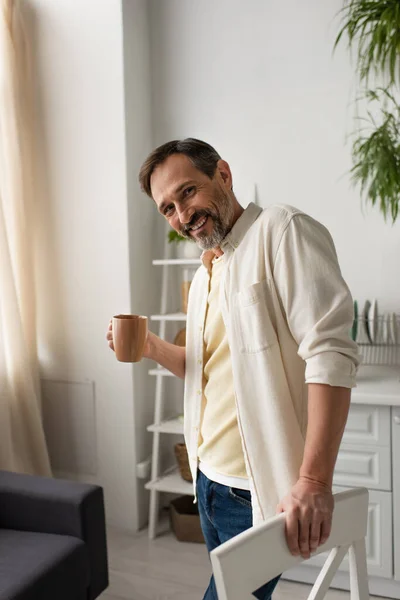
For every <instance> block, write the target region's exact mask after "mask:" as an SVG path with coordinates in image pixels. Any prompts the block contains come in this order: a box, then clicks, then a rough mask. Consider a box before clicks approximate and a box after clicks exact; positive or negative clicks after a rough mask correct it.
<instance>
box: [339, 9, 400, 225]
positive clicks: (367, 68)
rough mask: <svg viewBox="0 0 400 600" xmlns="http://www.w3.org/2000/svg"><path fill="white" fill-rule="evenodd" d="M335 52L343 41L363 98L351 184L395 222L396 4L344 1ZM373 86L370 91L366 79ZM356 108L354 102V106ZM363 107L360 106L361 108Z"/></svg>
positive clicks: (399, 43)
mask: <svg viewBox="0 0 400 600" xmlns="http://www.w3.org/2000/svg"><path fill="white" fill-rule="evenodd" d="M341 14H342V27H341V29H340V31H339V34H338V36H337V38H336V41H335V46H334V47H335V48H336V46H337V45H338V44H339V42H340V41H341V40H342V39H343V37H344V35H346V36H347V38H348V43H349V48H350V49H353V48H355V50H356V52H355V61H356V71H357V75H358V78H359V82H360V84H361V85H362V86H364V88H363V93H362V94H361V96H360V98H362V100H363V101H365V100H366V106H365V116H363V117H357V122H358V123H359V124H361V127H359V128H358V130H357V131H356V132H355V141H354V142H353V146H352V160H353V168H352V169H351V176H352V180H353V183H354V184H356V185H359V186H360V189H361V193H362V194H363V195H364V197H365V200H366V202H370V203H371V204H372V205H373V206H375V205H378V206H379V209H380V210H381V212H382V214H383V216H384V218H385V220H386V217H387V216H388V215H390V216H391V219H392V222H393V223H394V222H395V221H396V219H397V217H398V214H399V205H400V135H399V134H400V106H399V104H398V102H397V98H398V96H399V94H398V89H397V86H398V84H399V82H400V3H399V0H374V1H373V2H370V1H367V0H345V2H344V6H343V9H342V11H341ZM371 76H372V77H373V80H374V81H377V82H378V84H377V85H376V86H375V89H369V87H368V85H369V81H370V77H371ZM357 104H358V103H357ZM363 108H364V107H363Z"/></svg>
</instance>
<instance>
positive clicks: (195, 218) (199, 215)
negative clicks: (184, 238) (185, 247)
mask: <svg viewBox="0 0 400 600" xmlns="http://www.w3.org/2000/svg"><path fill="white" fill-rule="evenodd" d="M203 217H211V218H214V215H213V214H212V213H211V212H209V211H207V210H199V211H198V212H196V213H195V214H194V215H193V217H192V219H191V221H190V223H187V224H186V225H184V226H183V227H182V230H181V231H182V233H183V234H184V235H189V234H190V228H191V227H193V225H195V224H196V223H197V222H198V221H200V219H202V218H203Z"/></svg>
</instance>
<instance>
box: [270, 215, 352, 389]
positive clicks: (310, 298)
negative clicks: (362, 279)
mask: <svg viewBox="0 0 400 600" xmlns="http://www.w3.org/2000/svg"><path fill="white" fill-rule="evenodd" d="M274 282H275V287H276V289H277V292H278V295H279V297H280V301H281V303H282V307H283V310H284V313H285V315H286V319H287V323H288V327H289V329H290V331H291V333H292V336H293V338H294V339H295V340H296V342H297V344H298V346H299V349H298V354H299V356H300V357H301V358H302V359H303V360H304V361H305V362H306V371H305V377H306V383H325V384H328V385H332V386H341V387H347V388H352V387H355V385H356V383H355V377H356V373H357V367H358V365H359V362H360V354H359V351H358V347H357V344H356V343H355V342H353V340H352V339H351V335H350V330H351V327H352V323H353V318H354V311H353V300H352V297H351V294H350V290H349V288H348V286H347V284H346V282H345V281H344V279H343V277H342V274H341V271H340V267H339V263H338V258H337V254H336V250H335V246H334V243H333V240H332V237H331V235H330V233H329V231H328V230H327V229H326V227H324V226H323V225H322V224H321V223H319V222H317V221H315V220H314V219H313V218H311V217H309V216H308V215H305V214H296V215H294V216H293V217H292V219H291V220H290V222H289V223H288V225H287V226H286V228H285V230H284V232H283V234H282V237H281V240H280V243H279V247H278V250H277V253H276V257H275V263H274Z"/></svg>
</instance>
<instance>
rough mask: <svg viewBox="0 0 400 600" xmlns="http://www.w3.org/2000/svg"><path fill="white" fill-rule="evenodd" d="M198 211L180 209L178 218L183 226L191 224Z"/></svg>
mask: <svg viewBox="0 0 400 600" xmlns="http://www.w3.org/2000/svg"><path fill="white" fill-rule="evenodd" d="M195 212H196V210H195V209H194V208H185V209H183V210H179V209H178V217H179V221H180V223H181V225H187V224H188V223H190V222H191V220H192V218H193V215H194V213H195Z"/></svg>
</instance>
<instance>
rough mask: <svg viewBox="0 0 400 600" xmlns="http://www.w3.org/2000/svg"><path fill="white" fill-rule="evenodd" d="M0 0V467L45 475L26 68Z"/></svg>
mask: <svg viewBox="0 0 400 600" xmlns="http://www.w3.org/2000/svg"><path fill="white" fill-rule="evenodd" d="M0 6H1V14H0V469H6V470H12V471H19V472H24V473H32V474H33V473H35V474H41V475H49V474H50V463H49V456H48V452H47V448H46V442H45V436H44V431H43V424H42V417H41V399H40V381H39V364H38V355H37V330H36V302H35V272H34V247H33V246H34V231H33V227H34V222H35V220H34V214H35V177H34V145H33V141H34V140H33V131H34V128H33V103H32V79H31V69H30V67H29V52H28V47H27V43H26V37H25V35H24V29H23V21H22V18H21V12H20V6H19V2H18V0H0Z"/></svg>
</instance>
